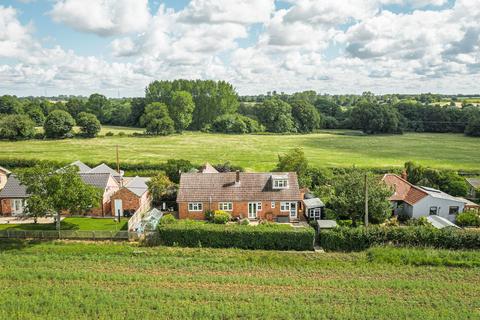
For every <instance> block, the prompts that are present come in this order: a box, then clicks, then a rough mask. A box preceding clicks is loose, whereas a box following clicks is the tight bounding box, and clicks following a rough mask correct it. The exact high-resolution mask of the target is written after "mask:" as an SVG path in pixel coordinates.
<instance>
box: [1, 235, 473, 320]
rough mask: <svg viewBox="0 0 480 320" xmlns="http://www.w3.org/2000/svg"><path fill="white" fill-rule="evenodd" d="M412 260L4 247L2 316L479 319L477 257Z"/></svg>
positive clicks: (381, 252)
mask: <svg viewBox="0 0 480 320" xmlns="http://www.w3.org/2000/svg"><path fill="white" fill-rule="evenodd" d="M385 250H394V252H396V254H394V255H390V254H388V253H385ZM399 250H400V251H399ZM409 255H410V251H409V250H406V251H404V249H392V248H390V249H389V248H387V249H379V248H375V249H372V250H370V251H368V252H366V253H355V254H343V253H342V254H334V253H323V254H322V253H298V252H288V253H286V252H266V251H242V250H218V249H205V248H196V249H186V248H165V247H158V248H143V247H136V246H134V245H130V244H122V243H101V244H99V243H98V244H87V243H76V242H69V243H65V242H53V243H40V242H37V243H35V242H23V241H16V242H12V241H10V242H0V270H1V272H0V287H1V288H2V290H0V298H1V300H2V303H1V304H0V318H1V319H238V318H241V319H355V318H361V319H473V318H479V317H480V290H479V287H478V283H480V272H479V271H480V270H479V269H478V268H479V265H478V261H479V259H480V257H479V255H478V254H476V253H474V252H471V253H468V252H459V253H448V254H447V253H444V252H443V253H442V252H440V253H438V252H435V251H432V250H426V251H425V252H420V253H418V254H417V255H413V257H423V259H422V260H415V259H413V261H409V260H407V261H406V262H405V264H403V260H402V259H403V258H402V256H407V257H408V256H409ZM390 256H391V257H392V258H391V259H390V258H389V257H390ZM428 257H430V259H428ZM442 257H443V260H442ZM452 260H456V261H457V262H459V261H464V262H465V261H466V262H472V261H474V262H476V263H477V264H475V263H473V264H472V263H470V264H469V263H464V264H457V265H456V267H447V266H445V264H444V263H443V262H445V261H452Z"/></svg>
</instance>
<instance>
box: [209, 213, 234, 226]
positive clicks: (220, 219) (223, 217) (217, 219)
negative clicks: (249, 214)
mask: <svg viewBox="0 0 480 320" xmlns="http://www.w3.org/2000/svg"><path fill="white" fill-rule="evenodd" d="M230 219H231V216H230V214H229V213H228V212H225V211H223V210H216V211H215V212H214V213H213V223H215V224H226V223H227V222H228V221H230Z"/></svg>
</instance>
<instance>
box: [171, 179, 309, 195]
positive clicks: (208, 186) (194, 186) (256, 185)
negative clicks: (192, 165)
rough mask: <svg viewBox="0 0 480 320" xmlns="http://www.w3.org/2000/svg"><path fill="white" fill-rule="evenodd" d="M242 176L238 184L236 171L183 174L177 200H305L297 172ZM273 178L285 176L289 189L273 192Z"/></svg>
mask: <svg viewBox="0 0 480 320" xmlns="http://www.w3.org/2000/svg"><path fill="white" fill-rule="evenodd" d="M239 174H240V182H239V183H236V182H235V180H236V173H235V172H225V173H183V174H182V175H181V177H180V187H179V190H178V195H177V201H178V202H188V201H256V200H264V201H280V200H298V201H300V200H302V194H301V192H300V189H299V186H298V180H297V174H296V173H294V172H288V173H247V172H240V173H239ZM272 175H285V176H286V177H287V178H288V188H286V189H278V190H274V189H273V188H272V179H271V177H272Z"/></svg>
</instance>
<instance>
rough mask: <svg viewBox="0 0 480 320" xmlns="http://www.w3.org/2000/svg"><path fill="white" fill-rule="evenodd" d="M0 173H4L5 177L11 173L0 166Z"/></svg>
mask: <svg viewBox="0 0 480 320" xmlns="http://www.w3.org/2000/svg"><path fill="white" fill-rule="evenodd" d="M0 171H3V172H5V174H6V175H9V174H10V173H12V172H10V171H9V170H8V169H6V168H4V167H2V166H0Z"/></svg>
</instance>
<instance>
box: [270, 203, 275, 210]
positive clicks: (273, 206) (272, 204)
mask: <svg viewBox="0 0 480 320" xmlns="http://www.w3.org/2000/svg"><path fill="white" fill-rule="evenodd" d="M270 207H271V208H272V209H275V201H272V203H271V204H270Z"/></svg>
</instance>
